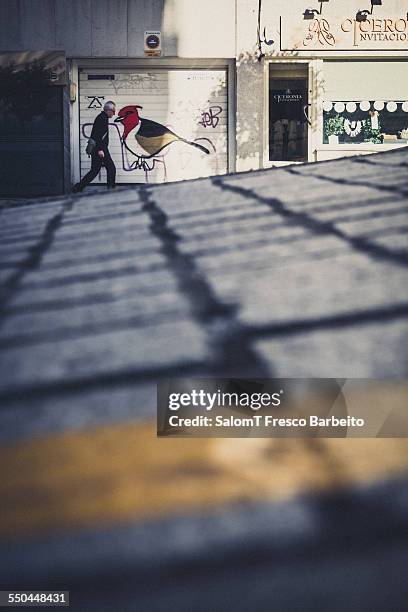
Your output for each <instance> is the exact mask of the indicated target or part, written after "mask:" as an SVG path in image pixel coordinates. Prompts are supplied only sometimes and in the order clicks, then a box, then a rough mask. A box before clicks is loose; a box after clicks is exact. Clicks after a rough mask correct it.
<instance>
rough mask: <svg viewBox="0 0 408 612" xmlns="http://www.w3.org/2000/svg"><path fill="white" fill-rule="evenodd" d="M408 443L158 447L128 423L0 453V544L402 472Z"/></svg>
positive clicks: (150, 432)
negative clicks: (3, 540)
mask: <svg viewBox="0 0 408 612" xmlns="http://www.w3.org/2000/svg"><path fill="white" fill-rule="evenodd" d="M407 458H408V439H358V440H357V439H355V440H350V439H283V438H280V439H264V438H258V439H225V438H212V439H205V438H201V439H197V438H195V439H163V438H161V439H157V438H156V430H155V424H153V423H142V424H140V423H139V424H136V423H127V424H121V425H117V426H109V427H101V428H97V429H92V430H86V431H80V432H67V433H63V434H60V435H54V436H50V437H46V438H41V439H36V440H31V441H28V442H24V443H20V444H18V445H15V446H12V447H8V448H6V449H3V450H2V451H0V473H1V474H2V478H1V480H0V499H1V504H0V536H1V537H13V536H15V537H19V536H22V535H28V534H37V533H43V532H47V531H53V530H60V529H66V528H76V527H99V526H102V525H109V524H114V523H117V522H128V521H133V520H141V519H146V518H152V517H160V516H168V514H175V513H178V514H180V513H181V514H182V513H187V512H194V511H199V510H206V509H209V508H212V507H215V506H217V505H220V504H224V503H236V502H242V501H245V500H247V501H249V500H252V501H265V500H278V499H283V498H285V497H289V496H291V495H293V494H297V493H301V492H305V491H314V490H324V489H328V488H332V487H337V486H341V485H345V484H351V483H360V482H363V481H369V480H375V479H382V478H385V477H390V476H393V475H398V474H401V473H404V472H406V471H407Z"/></svg>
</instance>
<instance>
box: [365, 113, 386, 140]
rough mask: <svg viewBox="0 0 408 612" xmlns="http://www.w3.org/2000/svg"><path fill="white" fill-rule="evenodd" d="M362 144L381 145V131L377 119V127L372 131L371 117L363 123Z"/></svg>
mask: <svg viewBox="0 0 408 612" xmlns="http://www.w3.org/2000/svg"><path fill="white" fill-rule="evenodd" d="M364 142H372V143H373V144H382V142H383V136H382V130H381V123H380V119H379V118H378V127H377V128H375V129H373V127H372V124H371V117H369V118H368V119H366V120H365V121H364Z"/></svg>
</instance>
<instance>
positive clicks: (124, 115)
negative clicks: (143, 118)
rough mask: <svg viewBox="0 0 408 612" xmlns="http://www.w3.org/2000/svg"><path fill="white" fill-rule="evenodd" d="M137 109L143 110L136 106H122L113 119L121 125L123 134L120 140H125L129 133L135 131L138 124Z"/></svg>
mask: <svg viewBox="0 0 408 612" xmlns="http://www.w3.org/2000/svg"><path fill="white" fill-rule="evenodd" d="M138 108H143V107H142V106H138V105H129V106H124V107H123V108H121V109H120V111H119V112H118V116H117V118H116V119H115V123H123V134H122V140H126V138H127V136H128V134H129V132H131V131H132V130H134V129H135V127H136V126H137V125H139V123H140V117H139V113H138V112H137V109H138Z"/></svg>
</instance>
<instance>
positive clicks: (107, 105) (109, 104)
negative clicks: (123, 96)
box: [103, 100, 116, 111]
mask: <svg viewBox="0 0 408 612" xmlns="http://www.w3.org/2000/svg"><path fill="white" fill-rule="evenodd" d="M115 108H116V104H115V103H114V102H112V100H108V102H105V104H104V105H103V110H104V111H107V110H111V111H114V110H115Z"/></svg>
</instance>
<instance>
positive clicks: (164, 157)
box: [79, 69, 228, 183]
mask: <svg viewBox="0 0 408 612" xmlns="http://www.w3.org/2000/svg"><path fill="white" fill-rule="evenodd" d="M79 95H80V163H81V176H84V174H86V172H87V171H88V170H89V168H90V159H89V158H88V157H87V155H86V153H85V148H86V144H87V139H88V138H89V136H90V132H91V129H92V123H93V120H94V119H95V117H96V116H97V115H98V113H100V112H101V110H102V107H103V104H104V103H105V102H106V101H108V100H113V101H114V102H115V103H116V113H117V116H116V117H114V118H113V119H111V120H110V123H109V148H110V151H111V155H112V158H113V160H114V162H115V164H116V169H117V182H118V183H162V182H165V181H177V180H183V179H189V178H197V177H202V176H211V175H214V174H224V173H225V172H227V169H228V156H227V149H228V142H227V128H228V115H227V113H228V99H227V73H226V70H225V69H219V70H184V69H183V70H178V69H177V70H176V69H174V70H154V71H153V70H139V69H138V70H136V71H135V70H125V69H120V70H106V69H95V70H85V69H81V70H80V90H79ZM115 119H116V121H115ZM118 119H119V120H118ZM97 181H99V182H101V183H105V182H106V173H105V171H104V170H102V172H101V173H100V176H99V177H97V179H95V182H97Z"/></svg>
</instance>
